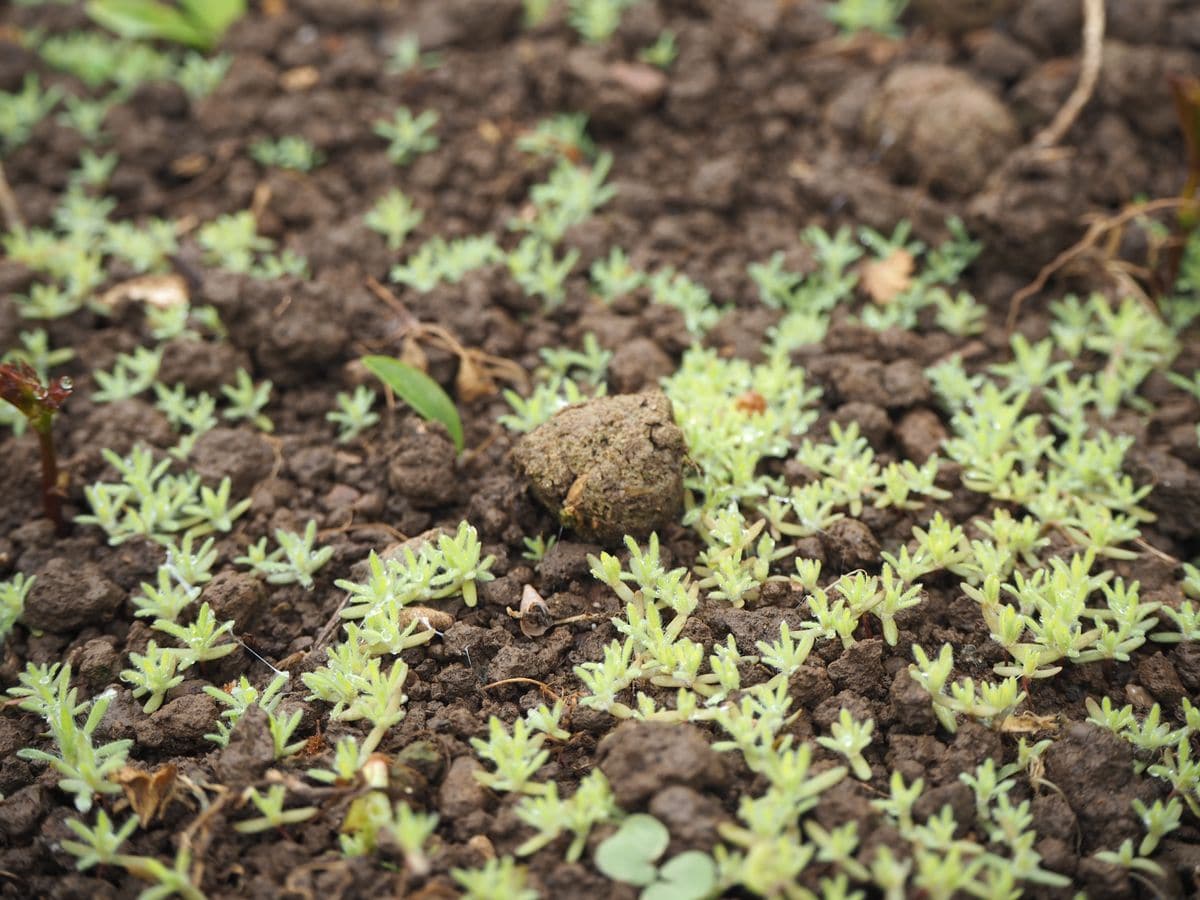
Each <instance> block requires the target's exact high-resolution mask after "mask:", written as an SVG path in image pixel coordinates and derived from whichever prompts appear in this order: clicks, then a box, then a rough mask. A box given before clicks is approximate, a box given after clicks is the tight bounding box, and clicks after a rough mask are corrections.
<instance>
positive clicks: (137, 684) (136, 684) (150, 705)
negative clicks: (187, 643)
mask: <svg viewBox="0 0 1200 900" xmlns="http://www.w3.org/2000/svg"><path fill="white" fill-rule="evenodd" d="M180 661H181V656H180V654H179V653H178V652H177V651H174V650H172V649H170V648H168V647H160V646H158V644H156V643H155V642H154V641H150V643H149V644H147V646H146V652H145V653H144V654H143V653H130V654H129V662H130V668H128V669H126V670H124V671H123V672H122V673H121V680H122V681H125V682H128V683H129V684H131V685H133V696H134V697H143V696H145V695H146V694H149V695H150V696H149V697H148V698H147V700H146V703H145V704H144V705H143V706H142V712H144V713H146V714H147V715H149V714H150V713H152V712H154V711H155V710H157V709H158V708H159V707H160V706H162V702H163V698H164V697H165V696H166V693H167V691H169V690H171V688H173V687H177V686H178V685H180V684H183V676H182V675H179V674H177V669H178V667H179V663H180Z"/></svg>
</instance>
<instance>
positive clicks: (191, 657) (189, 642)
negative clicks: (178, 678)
mask: <svg viewBox="0 0 1200 900" xmlns="http://www.w3.org/2000/svg"><path fill="white" fill-rule="evenodd" d="M153 627H154V628H155V629H157V630H158V631H161V632H163V633H164V634H169V635H170V636H171V637H173V638H175V640H177V641H179V643H181V644H183V648H182V649H176V650H174V651H173V652H174V653H175V654H176V655H177V656H178V657H179V661H180V663H181V664H182V665H183V667H184V668H185V669H186V668H188V667H189V666H192V665H194V664H195V663H198V662H208V661H210V660H214V659H220V658H221V657H223V656H228V655H229V654H230V653H232V652H233V651H234V650H236V649H237V648H238V645H237V643H235V642H232V641H231V642H226V643H218V642H217V641H218V638H221V637H223V636H224V635H227V634H231V633H232V631H233V622H230V621H225V622H220V623H218V622H217V616H216V613H214V612H213V611H212V607H211V606H209V605H208V604H207V603H202V604H200V610H199V611H198V612H197V613H196V619H195V621H193V622H192V623H191V624H190V625H180V624H179V623H178V622H171V621H167V620H166V619H157V620H156V621H155V622H154V625H153Z"/></svg>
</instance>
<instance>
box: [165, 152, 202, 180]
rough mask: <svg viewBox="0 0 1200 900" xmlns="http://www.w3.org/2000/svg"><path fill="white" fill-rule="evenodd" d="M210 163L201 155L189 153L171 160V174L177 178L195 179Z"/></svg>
mask: <svg viewBox="0 0 1200 900" xmlns="http://www.w3.org/2000/svg"><path fill="white" fill-rule="evenodd" d="M210 165H212V162H211V161H210V160H209V158H208V157H207V156H205V155H204V154H203V153H189V154H187V155H186V156H181V157H179V159H176V160H172V162H171V166H170V169H171V174H172V175H174V176H176V177H177V178H195V177H196V176H197V175H201V174H203V173H204V172H206V171H207V170H208V167H209V166H210Z"/></svg>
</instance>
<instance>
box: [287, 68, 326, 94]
mask: <svg viewBox="0 0 1200 900" xmlns="http://www.w3.org/2000/svg"><path fill="white" fill-rule="evenodd" d="M320 80H321V73H320V72H318V71H317V69H316V67H314V66H296V67H295V68H293V69H288V70H287V71H285V72H284V73H283V74H282V75H280V76H279V86H280V87H281V88H283V89H284V90H285V91H290V92H293V93H294V92H296V91H307V90H308V89H309V88H311V87H314V86H315V85H316V83H317V82H318V81H320Z"/></svg>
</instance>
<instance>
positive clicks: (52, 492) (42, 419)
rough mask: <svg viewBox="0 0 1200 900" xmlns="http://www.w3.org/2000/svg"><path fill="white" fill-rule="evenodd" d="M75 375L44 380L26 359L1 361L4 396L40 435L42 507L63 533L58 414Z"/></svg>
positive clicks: (0, 391)
mask: <svg viewBox="0 0 1200 900" xmlns="http://www.w3.org/2000/svg"><path fill="white" fill-rule="evenodd" d="M72 390H73V386H72V384H71V379H69V378H65V377H60V378H55V379H53V380H51V381H48V382H47V383H46V384H43V383H42V381H41V379H40V378H39V377H38V374H37V372H36V371H35V370H34V368H33V366H31V365H29V364H28V363H24V362H17V363H3V364H0V399H3V400H5V401H7V402H8V403H11V404H12V405H13V406H15V407H16V408H17V410H18V412H20V413H21V415H23V416H24V417H25V420H26V421H27V422H28V423H29V427H30V428H32V429H33V430H34V432H35V433H36V434H37V436H38V445H39V447H40V449H41V458H42V510H43V512H44V513H45V514H46V518H47V519H49V520H50V521H51V522H53V523H54V529H55V531H56V532H57V533H58V534H59V535H63V534H65V533H66V523H65V522H64V521H63V517H62V492H61V491H62V487H61V485H60V484H59V474H58V458H57V456H56V455H55V452H54V427H53V426H54V416H55V414H56V413H58V411H59V410H60V409H62V405H63V404H64V403H65V402H66V400H67V398H68V397H70V396H71V391H72Z"/></svg>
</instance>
